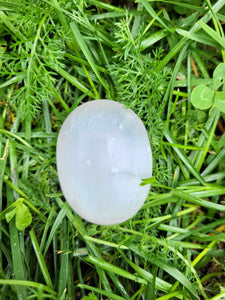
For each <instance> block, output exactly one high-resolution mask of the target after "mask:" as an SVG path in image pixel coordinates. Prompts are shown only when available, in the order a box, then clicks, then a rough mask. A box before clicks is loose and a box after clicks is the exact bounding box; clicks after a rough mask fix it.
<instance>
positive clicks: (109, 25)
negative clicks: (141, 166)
mask: <svg viewBox="0 0 225 300" xmlns="http://www.w3.org/2000/svg"><path fill="white" fill-rule="evenodd" d="M224 13H225V0H218V1H211V4H210V2H209V0H207V1H189V0H183V1H176V0H174V1H151V2H148V1H147V0H139V1H137V3H135V2H132V1H129V2H128V1H122V2H120V1H118V2H117V1H109V0H106V1H98V0H89V1H85V0H60V1H59V0H58V1H57V0H49V1H47V0H43V1H38V0H33V1H30V0H11V1H0V72H1V79H0V97H1V100H0V157H1V159H0V211H1V213H0V220H1V223H0V239H1V242H0V298H1V299H61V300H62V299H75V298H76V299H82V298H83V299H85V300H88V299H89V300H91V299H92V300H95V299H115V300H121V299H130V300H132V299H143V300H144V299H146V300H153V299H158V300H166V299H188V300H189V299H211V300H218V299H225V284H224V279H225V270H224V256H225V249H224V242H225V234H224V233H223V231H224V229H225V226H224V223H225V217H224V212H225V206H224V195H225V187H224V183H225V180H224V178H225V133H224V131H225V130H224V128H225V126H224V113H223V112H222V111H223V110H221V111H220V110H218V106H217V107H215V106H214V105H212V103H213V101H211V102H210V105H209V107H210V108H209V109H206V110H199V109H196V108H195V107H193V106H192V103H191V101H190V98H191V97H190V96H191V92H192V89H193V88H194V87H195V86H198V85H204V86H207V87H208V88H209V89H211V90H212V92H213V91H214V90H213V89H214V88H213V71H214V69H215V68H216V67H217V65H218V64H219V63H224V61H225V52H224V51H225V42H224V41H225V40H224V31H223V26H224V25H223V24H224V22H225V16H224V15H225V14H224ZM224 80H225V78H224V75H222V77H221V78H220V83H219V84H220V86H219V87H218V86H217V88H218V91H219V92H223V93H224V86H223V83H224ZM99 98H108V99H114V100H116V101H119V102H121V103H124V104H125V105H126V106H129V107H131V108H132V109H133V110H134V111H135V112H136V113H137V114H138V115H139V116H140V118H141V119H142V120H143V122H144V123H145V126H146V128H147V130H148V132H149V138H150V141H151V145H152V149H153V155H154V176H155V178H156V181H155V182H153V183H152V188H151V192H150V193H149V196H148V198H147V200H146V202H145V204H144V206H143V207H142V209H141V210H140V211H139V212H138V213H137V215H136V216H134V217H133V218H132V219H131V220H129V221H127V222H125V223H124V224H120V225H117V226H97V225H93V224H89V223H87V222H85V221H83V220H81V219H80V218H79V217H78V216H77V215H76V214H75V213H74V212H73V211H72V210H71V209H70V207H69V206H68V204H67V203H66V202H65V200H64V198H63V195H62V194H61V192H60V187H59V184H58V179H57V172H56V165H55V146H56V139H57V134H58V131H59V129H60V127H61V125H62V122H63V121H64V119H65V118H66V116H67V115H68V114H69V112H70V111H71V110H73V109H74V108H76V107H77V106H78V105H79V104H80V103H82V102H85V101H90V100H92V99H99ZM211 100H212V99H211ZM222 100H223V99H220V101H222ZM224 101H225V100H224ZM211 105H212V106H211ZM221 105H223V103H222V104H221ZM221 107H222V106H221ZM145 182H146V183H148V180H146V181H144V182H143V184H144V183H145ZM31 218H32V219H31ZM88 294H89V296H88Z"/></svg>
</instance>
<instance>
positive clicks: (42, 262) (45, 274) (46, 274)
mask: <svg viewBox="0 0 225 300" xmlns="http://www.w3.org/2000/svg"><path fill="white" fill-rule="evenodd" d="M30 238H31V241H32V244H33V247H34V251H35V254H36V257H37V260H38V263H39V266H40V268H41V271H42V275H43V277H44V280H45V282H46V284H47V286H48V287H50V288H51V289H52V288H53V284H52V280H51V277H50V275H49V272H48V268H47V266H46V264H45V260H44V257H43V255H42V254H41V249H40V247H39V245H38V241H37V238H36V235H35V233H34V230H33V229H31V231H30Z"/></svg>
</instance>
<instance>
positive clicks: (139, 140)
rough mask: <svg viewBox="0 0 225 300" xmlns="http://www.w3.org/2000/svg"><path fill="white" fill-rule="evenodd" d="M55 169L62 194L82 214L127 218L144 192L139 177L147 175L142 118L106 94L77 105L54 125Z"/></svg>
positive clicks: (108, 221)
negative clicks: (59, 124)
mask: <svg viewBox="0 0 225 300" xmlns="http://www.w3.org/2000/svg"><path fill="white" fill-rule="evenodd" d="M57 170H58V176H59V181H60V185H61V188H62V191H63V194H64V196H65V198H66V200H67V201H68V203H69V204H70V206H71V207H72V208H73V209H74V211H75V212H76V213H77V214H79V215H80V216H81V217H82V218H84V219H85V220H87V221H89V222H92V223H95V224H101V225H112V224H117V223H121V222H124V221H126V220H128V219H129V218H131V217H132V216H134V215H135V214H136V213H137V211H138V210H139V209H140V208H141V206H142V205H143V203H144V201H145V199H146V197H147V195H148V192H149V188H150V186H149V185H146V186H140V183H141V179H143V178H148V177H151V176H152V154H151V148H150V144H149V139H148V135H147V132H146V129H145V127H144V125H143V123H142V121H141V120H140V118H139V117H138V116H137V115H136V114H135V113H134V112H133V111H132V110H130V109H127V108H125V107H124V106H123V105H122V104H119V103H118V102H115V101H112V100H94V101H90V102H87V103H85V104H83V105H81V106H79V107H78V108H76V109H75V110H74V111H73V112H72V113H71V114H70V115H69V116H68V118H67V119H66V120H65V122H64V124H63V126H62V128H61V130H60V133H59V136H58V140H57Z"/></svg>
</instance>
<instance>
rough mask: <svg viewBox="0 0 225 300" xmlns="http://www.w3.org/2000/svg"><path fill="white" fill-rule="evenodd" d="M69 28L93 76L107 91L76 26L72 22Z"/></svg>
mask: <svg viewBox="0 0 225 300" xmlns="http://www.w3.org/2000/svg"><path fill="white" fill-rule="evenodd" d="M70 28H71V30H72V33H73V35H74V38H75V39H76V41H77V43H78V44H79V46H80V49H81V51H82V52H83V53H84V56H85V57H86V59H87V61H88V63H89V64H90V66H91V68H92V70H93V71H94V73H95V75H96V76H97V78H98V79H99V81H100V82H101V84H102V85H103V87H104V88H105V89H106V90H107V91H108V86H107V85H106V83H105V81H104V80H103V78H102V77H101V75H100V73H99V71H98V68H97V67H96V65H95V62H94V59H93V57H92V55H91V52H90V51H89V49H88V46H87V45H86V43H85V41H84V39H83V37H82V35H81V33H80V31H79V29H78V27H77V25H76V24H75V23H74V22H72V23H70Z"/></svg>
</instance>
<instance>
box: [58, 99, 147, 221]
mask: <svg viewBox="0 0 225 300" xmlns="http://www.w3.org/2000/svg"><path fill="white" fill-rule="evenodd" d="M97 103H99V104H106V103H108V104H110V105H109V108H110V107H112V106H114V107H120V108H121V109H124V110H127V111H128V112H129V113H130V114H131V115H132V117H133V118H134V120H136V121H138V123H139V125H141V127H142V128H143V129H144V132H145V135H146V137H147V139H148V142H149V138H148V134H147V130H146V128H145V126H144V124H143V122H142V120H141V119H140V118H139V116H138V115H137V114H136V113H135V112H134V111H133V110H132V109H130V108H127V107H126V106H125V105H123V104H121V103H119V102H116V101H114V100H108V99H98V100H91V101H89V102H86V103H83V104H81V105H79V106H78V107H77V108H75V109H74V110H73V111H72V112H70V114H69V115H68V116H67V118H66V119H65V121H64V123H63V125H62V127H61V129H60V131H59V134H58V137H57V146H56V147H57V149H56V150H57V151H56V161H57V166H58V165H59V160H60V156H62V155H64V154H65V153H64V152H63V153H59V151H60V152H62V145H60V144H59V143H60V140H61V138H62V139H63V136H62V135H63V134H64V133H65V130H64V128H66V124H67V122H69V121H70V119H71V118H73V117H74V114H79V112H80V111H83V110H85V108H86V107H88V106H89V107H91V106H92V105H95V106H96V104H97ZM99 107H101V105H99ZM149 147H150V156H151V163H152V150H151V145H150V142H149ZM57 171H58V174H59V170H58V167H57ZM151 174H152V165H151ZM59 183H60V186H61V189H62V192H63V194H64V195H65V198H66V200H67V197H66V194H67V192H66V191H65V187H63V186H62V185H63V184H62V185H61V182H60V176H59ZM149 190H150V185H148V192H147V190H146V197H145V199H143V201H142V202H141V203H140V205H139V207H137V209H136V211H135V212H133V213H131V214H130V215H128V216H126V217H125V218H123V219H122V218H121V220H119V221H118V220H116V219H115V220H114V221H113V220H111V221H110V222H107V221H106V220H104V218H103V220H102V221H101V220H99V221H96V220H92V219H90V218H85V216H82V215H80V214H79V213H78V212H77V211H76V208H74V207H73V203H71V200H69V199H68V200H67V202H68V204H69V205H70V207H71V208H72V209H73V210H74V211H75V212H76V213H77V214H78V215H79V216H80V217H81V218H83V219H84V220H86V221H88V222H90V223H92V224H98V225H103V226H110V225H116V224H121V223H124V222H126V221H127V220H129V219H130V218H132V217H133V216H135V214H136V213H137V212H138V211H139V210H140V209H141V207H142V206H143V204H144V202H145V201H146V198H147V195H148V193H149Z"/></svg>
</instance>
